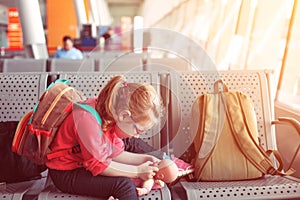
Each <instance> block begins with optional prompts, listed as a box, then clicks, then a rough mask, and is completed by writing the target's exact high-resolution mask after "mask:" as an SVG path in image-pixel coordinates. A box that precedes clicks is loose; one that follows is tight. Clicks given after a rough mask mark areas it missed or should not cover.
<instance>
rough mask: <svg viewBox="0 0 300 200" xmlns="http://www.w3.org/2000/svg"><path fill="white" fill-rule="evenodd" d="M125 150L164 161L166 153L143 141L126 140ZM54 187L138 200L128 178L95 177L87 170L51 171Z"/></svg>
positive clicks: (97, 195)
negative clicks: (149, 155)
mask: <svg viewBox="0 0 300 200" xmlns="http://www.w3.org/2000/svg"><path fill="white" fill-rule="evenodd" d="M123 141H124V144H125V150H126V151H129V152H133V153H147V154H151V155H153V156H155V157H157V158H159V159H163V158H164V156H165V153H164V152H161V151H157V150H155V149H154V148H153V147H152V146H150V145H148V144H147V143H146V142H144V141H143V140H142V139H139V138H130V139H124V140H123ZM49 174H50V176H51V178H52V180H53V182H54V185H55V186H56V187H57V188H58V189H59V190H61V191H62V192H67V193H71V194H77V195H87V196H94V197H100V198H106V199H107V198H108V197H109V196H113V197H114V198H118V199H120V200H136V199H138V196H137V192H136V186H135V185H134V183H133V182H132V180H131V179H130V178H127V177H109V176H102V175H98V176H93V175H92V174H91V173H90V172H89V171H87V170H86V169H85V168H79V169H75V170H69V171H61V170H53V169H49Z"/></svg>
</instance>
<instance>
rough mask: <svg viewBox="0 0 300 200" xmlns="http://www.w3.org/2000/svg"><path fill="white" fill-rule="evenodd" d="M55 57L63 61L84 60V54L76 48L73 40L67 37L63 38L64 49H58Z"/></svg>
mask: <svg viewBox="0 0 300 200" xmlns="http://www.w3.org/2000/svg"><path fill="white" fill-rule="evenodd" d="M53 57H54V58H62V59H83V54H82V52H81V51H80V50H79V49H76V48H75V47H74V43H73V39H72V38H71V37H70V36H68V35H66V36H64V37H63V48H60V49H58V50H57V51H56V52H55V54H54V56H53Z"/></svg>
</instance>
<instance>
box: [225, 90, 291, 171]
mask: <svg viewBox="0 0 300 200" xmlns="http://www.w3.org/2000/svg"><path fill="white" fill-rule="evenodd" d="M225 102H226V106H227V110H226V114H227V118H228V121H229V125H230V127H231V129H232V132H233V136H234V138H235V140H236V142H237V144H238V146H239V147H240V149H241V151H242V153H243V154H244V155H245V156H246V158H247V159H248V160H249V161H250V162H251V163H252V164H253V165H254V166H255V167H256V168H257V169H258V170H260V171H261V172H262V173H263V174H272V175H290V174H292V173H293V172H294V170H293V169H290V170H288V171H287V172H285V173H283V172H281V170H282V169H283V167H282V165H283V163H282V161H281V157H280V155H279V153H278V152H275V151H267V152H265V151H264V150H263V149H262V147H261V146H259V144H258V142H256V141H255V139H256V138H254V137H256V136H257V137H258V135H257V134H258V131H257V128H256V127H257V124H256V120H255V119H256V116H255V113H254V108H253V105H252V103H251V100H250V98H249V97H247V96H246V95H244V94H242V93H241V92H228V93H227V95H226V100H225ZM271 153H273V154H274V156H275V158H276V159H277V161H278V163H279V167H278V169H275V167H274V165H273V164H272V162H271V160H270V158H269V156H270V154H271Z"/></svg>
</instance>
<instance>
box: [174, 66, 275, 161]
mask: <svg viewBox="0 0 300 200" xmlns="http://www.w3.org/2000/svg"><path fill="white" fill-rule="evenodd" d="M218 79H222V80H223V81H224V83H225V84H227V86H228V88H229V90H233V91H241V92H243V93H245V94H246V95H248V96H249V97H250V98H251V100H252V102H253V104H254V107H255V112H256V116H257V122H258V124H257V125H258V132H259V137H260V143H261V145H262V146H263V147H264V148H265V149H267V148H271V147H274V146H273V145H274V142H275V140H274V135H271V130H270V125H271V124H270V122H271V110H270V101H269V97H268V96H269V95H268V94H269V91H268V90H267V89H268V86H267V78H266V76H265V73H264V72H263V71H226V72H212V71H211V72H208V71H206V72H181V73H177V74H175V73H174V74H172V75H171V92H172V100H171V101H172V110H171V112H172V134H173V136H172V137H173V138H174V139H173V140H172V142H171V144H170V145H171V146H172V147H173V148H174V152H175V154H176V155H177V156H181V155H182V154H183V153H184V152H185V150H186V149H184V148H181V149H179V148H176V147H179V146H181V147H182V144H183V143H184V144H185V147H187V146H189V145H190V144H191V142H192V141H193V138H191V136H190V132H189V131H190V116H191V107H192V104H193V103H194V102H195V100H196V98H197V97H198V96H200V95H201V94H203V93H207V92H208V93H211V92H214V91H213V84H214V82H215V81H216V80H218ZM266 134H269V135H268V137H267V135H266ZM273 134H274V133H273ZM185 153H186V155H185V156H189V155H188V152H185Z"/></svg>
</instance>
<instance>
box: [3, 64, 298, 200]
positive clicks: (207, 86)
mask: <svg viewBox="0 0 300 200" xmlns="http://www.w3.org/2000/svg"><path fill="white" fill-rule="evenodd" d="M120 74H121V75H124V76H125V77H126V78H127V80H128V82H145V83H149V84H152V85H153V86H154V87H155V89H156V90H157V91H158V92H159V93H160V94H161V96H162V99H163V102H164V105H165V107H166V116H167V118H166V121H165V123H163V124H160V126H159V129H156V130H150V131H149V132H147V133H146V134H145V135H144V136H143V139H144V140H146V141H147V142H148V143H149V144H150V145H153V146H154V147H155V148H157V149H162V150H164V151H165V152H166V153H168V154H175V156H177V157H181V158H182V159H184V160H186V161H189V160H190V159H191V152H190V150H189V147H190V145H191V144H192V142H193V139H194V138H191V136H190V135H191V134H190V132H189V131H190V112H191V107H192V104H193V103H194V101H195V99H196V98H197V96H199V95H201V94H203V93H205V92H213V83H214V82H215V81H216V80H218V79H222V80H223V81H224V82H225V83H226V84H227V86H228V88H229V90H239V91H241V92H244V93H245V94H247V95H248V96H249V97H250V98H251V100H252V101H253V104H254V108H255V113H256V115H257V116H256V117H257V123H258V126H257V127H258V131H259V139H260V142H261V145H262V146H263V148H264V149H265V150H266V149H276V148H277V147H276V134H275V130H274V129H273V128H271V125H272V123H271V122H272V119H273V115H274V112H273V108H272V103H271V99H272V91H270V88H272V87H271V81H270V80H272V79H270V76H271V73H270V72H268V71H265V70H260V71H251V70H246V71H220V72H219V71H202V72H193V71H180V72H179V71H176V72H173V71H163V70H161V71H159V72H158V71H131V72H124V71H119V72H117V71H105V72H81V71H80V72H61V73H58V77H59V78H63V79H68V80H69V82H70V86H73V87H75V88H76V89H78V90H80V91H82V92H83V93H84V94H85V95H86V96H87V97H93V96H96V95H97V94H98V93H99V91H100V90H101V88H102V87H103V86H104V85H105V84H106V83H107V82H108V81H109V80H110V78H111V77H113V76H115V75H120ZM48 78H49V73H47V72H27V73H25V72H24V73H0V82H1V85H0V96H1V99H0V105H1V107H0V121H16V120H19V119H20V118H21V116H22V115H23V114H25V113H26V112H27V111H28V110H29V109H31V108H32V107H34V105H35V103H36V102H37V101H38V98H39V96H40V95H41V94H42V93H43V91H44V90H45V88H46V87H47V82H48ZM274 138H275V139H274ZM44 179H47V180H48V184H45V182H43V183H42V187H39V190H34V189H32V188H33V186H32V185H31V186H28V187H27V189H26V191H24V190H21V189H20V188H19V190H16V191H13V190H2V191H1V194H2V195H7V194H12V193H13V194H15V195H14V197H15V198H14V199H16V197H20V196H23V197H24V196H26V195H27V197H28V196H29V194H30V195H32V193H35V195H32V196H34V198H36V199H42V200H45V199H56V200H57V199H73V198H74V199H93V198H90V197H83V196H78V195H71V194H64V193H62V192H60V191H58V190H57V189H56V188H55V186H54V185H53V184H51V180H50V179H49V177H48V178H44ZM7 188H11V187H10V184H8V185H7ZM25 188H26V187H25ZM17 194H18V195H19V196H18V195H17ZM299 197H300V180H298V179H295V178H293V177H280V176H266V177H264V178H262V179H258V180H251V181H232V182H205V183H204V182H186V181H181V182H179V183H178V184H176V185H175V186H173V187H169V188H168V187H164V188H163V189H160V190H153V191H152V192H151V193H150V194H149V195H147V196H143V197H140V199H149V200H152V199H157V200H160V199H167V200H168V199H171V198H172V199H176V200H178V199H222V198H226V199H291V198H299ZM17 199H18V198H17ZM19 199H20V198H19Z"/></svg>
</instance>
